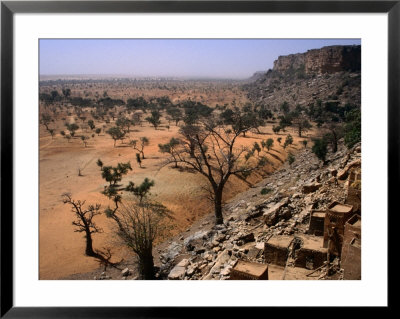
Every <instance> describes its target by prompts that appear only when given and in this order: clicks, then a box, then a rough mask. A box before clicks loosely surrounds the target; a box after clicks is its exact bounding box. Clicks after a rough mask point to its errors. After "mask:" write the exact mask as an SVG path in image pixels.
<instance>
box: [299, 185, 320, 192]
mask: <svg viewBox="0 0 400 319" xmlns="http://www.w3.org/2000/svg"><path fill="white" fill-rule="evenodd" d="M321 186H322V184H321V183H310V184H306V185H303V194H309V193H313V192H315V191H317V190H318V189H319V188H320V187H321Z"/></svg>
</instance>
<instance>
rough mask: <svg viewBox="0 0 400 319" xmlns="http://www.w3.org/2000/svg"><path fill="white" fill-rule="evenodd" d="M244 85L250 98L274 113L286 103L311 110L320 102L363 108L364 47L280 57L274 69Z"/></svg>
mask: <svg viewBox="0 0 400 319" xmlns="http://www.w3.org/2000/svg"><path fill="white" fill-rule="evenodd" d="M250 80H253V81H250V82H249V83H247V84H245V85H244V89H245V90H247V91H248V98H249V99H250V100H251V101H253V102H255V103H258V104H262V105H266V106H268V107H269V108H270V109H271V110H278V109H279V106H280V105H281V104H282V103H283V102H285V101H286V102H288V103H289V105H291V106H292V107H294V106H296V105H298V104H299V105H300V106H303V107H307V106H309V105H311V104H314V103H316V102H317V101H318V100H322V101H331V102H336V103H338V104H339V105H345V104H347V103H349V104H353V105H356V106H360V105H361V46H331V47H323V48H321V49H316V50H309V51H307V52H306V53H298V54H291V55H287V56H280V57H278V59H277V60H275V62H274V67H273V69H270V70H268V71H267V72H265V73H264V74H262V73H260V72H257V73H256V74H254V75H253V76H252V77H251V79H250Z"/></svg>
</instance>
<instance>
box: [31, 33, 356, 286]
mask: <svg viewBox="0 0 400 319" xmlns="http://www.w3.org/2000/svg"><path fill="white" fill-rule="evenodd" d="M39 75H40V76H39V83H38V88H39V101H38V103H39V114H38V120H39V279H41V280H360V279H361V40H360V39H45V38H43V39H39Z"/></svg>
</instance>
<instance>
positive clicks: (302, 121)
mask: <svg viewBox="0 0 400 319" xmlns="http://www.w3.org/2000/svg"><path fill="white" fill-rule="evenodd" d="M291 125H293V126H294V127H296V129H297V132H298V135H299V137H302V136H301V134H302V133H304V132H307V131H308V130H309V129H310V128H311V127H312V125H311V123H310V122H309V121H308V119H307V117H306V115H305V114H303V113H302V112H296V111H294V112H293V113H292V119H291Z"/></svg>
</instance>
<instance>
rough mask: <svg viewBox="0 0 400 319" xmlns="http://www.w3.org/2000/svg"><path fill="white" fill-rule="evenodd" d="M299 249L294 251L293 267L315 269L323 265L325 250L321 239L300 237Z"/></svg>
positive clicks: (325, 256)
mask: <svg viewBox="0 0 400 319" xmlns="http://www.w3.org/2000/svg"><path fill="white" fill-rule="evenodd" d="M299 238H300V240H301V244H300V248H299V249H297V250H296V251H295V262H294V265H295V267H301V268H307V269H316V268H318V267H320V266H322V265H323V264H324V262H325V261H326V258H327V248H324V247H322V246H323V239H322V237H317V236H307V235H300V236H299Z"/></svg>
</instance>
